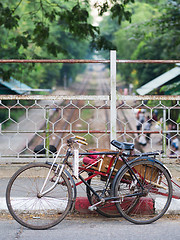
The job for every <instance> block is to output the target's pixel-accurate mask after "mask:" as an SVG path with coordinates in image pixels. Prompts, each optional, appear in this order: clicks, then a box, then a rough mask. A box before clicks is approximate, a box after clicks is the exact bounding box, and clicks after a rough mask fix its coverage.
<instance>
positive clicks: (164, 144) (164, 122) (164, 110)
mask: <svg viewBox="0 0 180 240" xmlns="http://www.w3.org/2000/svg"><path fill="white" fill-rule="evenodd" d="M162 127H163V141H162V142H163V146H162V148H163V151H164V153H163V156H164V157H166V155H167V153H166V109H163V126H162Z"/></svg>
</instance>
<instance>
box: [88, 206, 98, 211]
mask: <svg viewBox="0 0 180 240" xmlns="http://www.w3.org/2000/svg"><path fill="white" fill-rule="evenodd" d="M96 209H97V207H95V206H89V207H88V210H90V211H91V212H92V211H94V210H96Z"/></svg>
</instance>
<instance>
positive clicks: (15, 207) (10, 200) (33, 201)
mask: <svg viewBox="0 0 180 240" xmlns="http://www.w3.org/2000/svg"><path fill="white" fill-rule="evenodd" d="M50 167H51V166H50V165H48V164H44V163H32V164H28V165H26V166H24V167H22V168H20V169H19V170H18V171H17V172H16V173H15V174H14V175H13V176H12V177H11V179H10V181H9V183H8V186H7V190H6V202H7V206H8V209H9V212H10V213H11V215H12V217H13V218H14V219H15V220H16V221H17V222H18V223H20V224H21V225H23V226H25V227H27V228H30V229H38V230H41V229H48V228H51V227H53V226H55V225H57V224H58V223H60V222H61V221H62V220H63V219H64V218H65V216H66V215H67V214H68V212H69V211H70V209H71V206H72V187H71V184H70V182H69V180H68V178H67V176H66V175H65V174H64V173H62V175H61V178H60V180H59V182H58V184H57V185H56V187H55V188H54V189H53V190H51V191H50V192H48V193H46V194H45V195H44V196H43V197H38V193H39V191H40V189H41V188H42V184H43V183H44V180H45V178H46V176H47V174H48V172H49V169H50ZM55 178H56V174H55V172H54V169H52V171H51V172H50V176H49V178H48V181H47V185H46V186H45V189H49V187H51V186H52V184H53V183H54V181H53V179H55Z"/></svg>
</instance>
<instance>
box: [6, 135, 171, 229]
mask: <svg viewBox="0 0 180 240" xmlns="http://www.w3.org/2000/svg"><path fill="white" fill-rule="evenodd" d="M79 144H84V145H87V143H86V140H85V139H84V138H82V137H78V136H76V137H72V138H70V139H68V140H67V143H66V144H64V145H62V146H61V147H60V149H59V150H58V153H57V155H56V157H55V159H54V161H53V162H49V161H48V162H45V163H31V164H28V165H26V166H23V167H22V168H20V169H19V170H18V171H17V172H16V173H15V174H14V175H13V176H12V177H11V179H10V181H9V183H8V186H7V190H6V201H7V206H8V209H9V212H10V213H11V215H12V216H13V218H14V219H15V220H16V221H17V222H19V223H20V224H22V225H23V226H25V227H28V228H30V229H48V228H51V227H53V226H55V225H56V224H58V223H59V222H61V221H62V220H63V219H64V218H65V216H66V215H67V214H68V213H70V212H71V211H72V210H73V207H74V204H75V201H76V195H77V194H76V186H77V185H79V184H81V183H84V184H85V185H86V192H87V197H88V199H89V202H90V204H91V206H90V207H89V210H90V211H93V210H96V211H98V212H99V213H100V214H102V215H104V216H109V217H115V216H117V215H118V216H123V217H124V218H125V219H127V220H128V221H130V222H132V223H135V224H147V223H152V222H154V221H156V220H158V219H159V218H161V217H162V216H163V215H164V213H165V212H166V211H167V209H168V207H169V205H170V202H171V199H172V183H171V175H170V173H169V171H168V169H167V168H166V167H165V166H164V165H163V164H162V163H161V162H160V161H159V160H157V159H156V156H157V155H159V154H160V153H159V152H158V151H157V152H151V153H143V154H140V155H135V154H133V149H134V144H131V143H122V142H118V141H116V140H113V141H112V142H111V144H112V145H113V146H115V147H116V148H117V149H118V151H111V150H107V149H101V150H100V149H91V150H88V151H87V152H85V153H79V150H78V149H79V146H78V145H79ZM64 147H66V153H65V155H64V158H63V160H62V161H60V160H59V156H60V155H61V152H62V150H63V149H64ZM127 151H128V153H127ZM79 157H80V158H83V161H82V164H80V165H79ZM72 160H73V162H74V164H73V165H72V164H71V162H72ZM85 173H87V177H85V178H84V177H83V176H84V174H85ZM82 175H83V176H82ZM74 178H76V179H79V182H77V181H76V183H75V181H74ZM117 210H118V211H117ZM117 212H118V214H117Z"/></svg>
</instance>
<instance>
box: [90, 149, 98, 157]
mask: <svg viewBox="0 0 180 240" xmlns="http://www.w3.org/2000/svg"><path fill="white" fill-rule="evenodd" d="M89 153H98V151H89ZM89 157H90V158H93V159H96V158H98V157H99V155H89Z"/></svg>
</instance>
